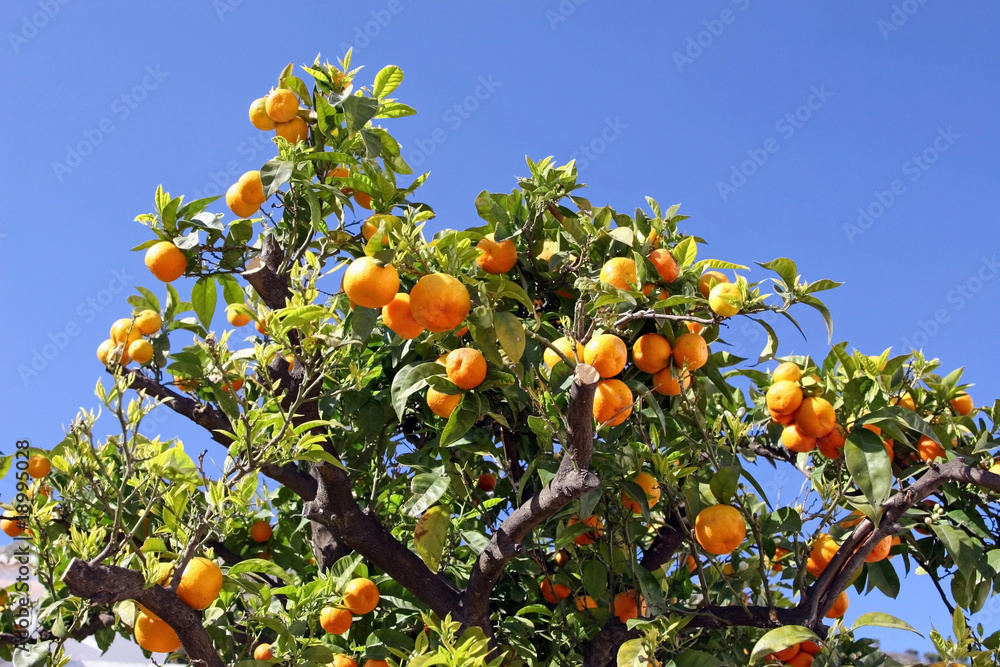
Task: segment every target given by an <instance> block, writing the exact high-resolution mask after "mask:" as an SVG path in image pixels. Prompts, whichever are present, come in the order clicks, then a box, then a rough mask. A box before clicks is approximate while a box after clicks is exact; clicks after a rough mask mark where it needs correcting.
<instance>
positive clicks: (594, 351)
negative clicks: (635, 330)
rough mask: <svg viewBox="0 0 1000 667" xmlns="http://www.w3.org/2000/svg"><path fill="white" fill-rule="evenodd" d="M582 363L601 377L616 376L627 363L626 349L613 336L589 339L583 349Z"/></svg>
mask: <svg viewBox="0 0 1000 667" xmlns="http://www.w3.org/2000/svg"><path fill="white" fill-rule="evenodd" d="M583 361H584V363H587V364H590V365H591V366H593V367H594V368H596V369H597V372H598V373H600V375H601V377H603V378H608V377H612V376H614V375H618V374H619V373H621V372H622V370H624V369H625V363H626V362H627V361H628V348H627V347H626V346H625V341H623V340H622V339H621V338H619V337H618V336H615V335H614V334H600V335H597V336H594V337H593V338H591V339H590V342H588V343H587V345H586V346H584V348H583Z"/></svg>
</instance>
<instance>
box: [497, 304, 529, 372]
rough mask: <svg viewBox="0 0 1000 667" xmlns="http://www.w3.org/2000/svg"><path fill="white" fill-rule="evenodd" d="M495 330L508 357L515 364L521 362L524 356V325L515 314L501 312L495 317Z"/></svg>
mask: <svg viewBox="0 0 1000 667" xmlns="http://www.w3.org/2000/svg"><path fill="white" fill-rule="evenodd" d="M493 329H494V330H495V331H496V333H497V340H498V341H500V347H502V348H503V350H504V352H506V353H507V356H508V357H509V358H510V360H511V361H512V362H514V363H515V364H516V363H517V362H518V361H520V360H521V355H523V354H524V344H525V336H524V325H523V324H521V320H519V319H518V318H517V316H516V315H514V313H508V312H499V313H494V315H493Z"/></svg>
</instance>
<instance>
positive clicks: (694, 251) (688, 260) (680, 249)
mask: <svg viewBox="0 0 1000 667" xmlns="http://www.w3.org/2000/svg"><path fill="white" fill-rule="evenodd" d="M671 253H672V254H673V256H674V259H676V260H677V263H678V264H679V265H680V267H681V268H682V269H683V268H685V267H688V266H691V264H693V263H694V260H695V258H697V257H698V242H697V241H695V240H694V237H693V236H688V237H686V238H685V239H684V240H683V241H681V242H680V243H678V244H677V245H675V246H674V249H673V250H672V251H671Z"/></svg>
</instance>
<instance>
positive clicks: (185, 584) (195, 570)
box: [177, 556, 222, 609]
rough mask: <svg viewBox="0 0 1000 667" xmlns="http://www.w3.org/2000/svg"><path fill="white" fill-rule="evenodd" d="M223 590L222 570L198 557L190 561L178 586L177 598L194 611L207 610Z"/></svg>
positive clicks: (205, 559) (207, 560)
mask: <svg viewBox="0 0 1000 667" xmlns="http://www.w3.org/2000/svg"><path fill="white" fill-rule="evenodd" d="M221 590H222V570H220V569H219V566H218V565H216V564H215V563H214V562H213V561H210V560H209V559H207V558H201V557H200V556H199V557H196V558H192V559H191V560H190V561H188V564H187V567H185V568H184V574H182V575H181V583H180V584H178V586H177V597H179V598H180V599H181V600H182V601H183V602H184V603H185V604H186V605H187V606H189V607H191V608H192V609H205V608H207V607H208V606H209V605H210V604H212V602H214V601H215V598H217V597H219V591H221Z"/></svg>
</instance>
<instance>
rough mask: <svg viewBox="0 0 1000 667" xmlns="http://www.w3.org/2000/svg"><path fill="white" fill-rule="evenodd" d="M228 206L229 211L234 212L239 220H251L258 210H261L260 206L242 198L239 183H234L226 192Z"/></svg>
mask: <svg viewBox="0 0 1000 667" xmlns="http://www.w3.org/2000/svg"><path fill="white" fill-rule="evenodd" d="M226 206H228V207H229V210H230V211H232V212H233V215H235V216H236V217H237V218H249V217H250V216H252V215H253V214H254V213H256V212H257V209H258V208H260V206H256V205H254V204H251V203H250V202H248V201H244V200H243V198H242V197H240V184H239V183H238V182H237V183H233V184H232V185H230V186H229V189H228V190H226Z"/></svg>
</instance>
